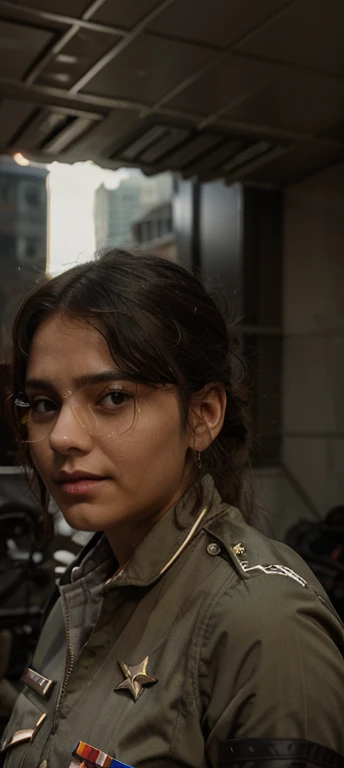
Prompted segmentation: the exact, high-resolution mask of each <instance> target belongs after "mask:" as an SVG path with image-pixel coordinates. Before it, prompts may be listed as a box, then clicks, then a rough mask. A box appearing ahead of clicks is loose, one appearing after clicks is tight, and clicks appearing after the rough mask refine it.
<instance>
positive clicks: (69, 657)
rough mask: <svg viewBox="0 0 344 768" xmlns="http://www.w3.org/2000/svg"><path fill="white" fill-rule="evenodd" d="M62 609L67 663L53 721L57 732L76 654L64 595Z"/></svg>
mask: <svg viewBox="0 0 344 768" xmlns="http://www.w3.org/2000/svg"><path fill="white" fill-rule="evenodd" d="M62 611H63V616H64V619H65V628H66V638H67V659H66V664H65V669H64V676H63V681H62V684H61V688H60V693H59V697H58V700H57V704H56V709H55V717H54V723H53V728H52V732H53V733H55V731H56V729H57V726H58V721H59V714H60V710H61V706H62V702H63V699H64V696H65V693H66V689H67V686H68V683H69V678H70V676H71V674H72V669H73V666H74V656H73V654H72V651H71V647H70V633H69V616H68V611H67V610H66V609H65V603H64V598H63V597H62Z"/></svg>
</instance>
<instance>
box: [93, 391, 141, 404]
mask: <svg viewBox="0 0 344 768" xmlns="http://www.w3.org/2000/svg"><path fill="white" fill-rule="evenodd" d="M132 398H133V395H130V394H129V393H128V392H123V391H122V390H121V389H113V390H112V391H111V392H107V393H106V395H103V397H102V398H101V400H100V401H99V402H100V405H102V406H105V408H114V407H117V408H119V407H120V406H121V405H124V403H126V402H128V401H129V400H132Z"/></svg>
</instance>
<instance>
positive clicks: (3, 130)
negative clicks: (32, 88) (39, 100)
mask: <svg viewBox="0 0 344 768" xmlns="http://www.w3.org/2000/svg"><path fill="white" fill-rule="evenodd" d="M34 110H35V107H34V105H33V104H30V103H29V102H27V101H15V100H14V99H3V101H1V103H0V145H1V147H2V149H1V152H3V151H4V149H5V148H7V147H8V145H9V144H10V143H11V139H12V138H13V136H15V134H16V133H17V131H18V126H20V125H22V124H23V123H25V122H26V121H27V119H28V118H29V116H30V115H31V114H32V113H33V112H34Z"/></svg>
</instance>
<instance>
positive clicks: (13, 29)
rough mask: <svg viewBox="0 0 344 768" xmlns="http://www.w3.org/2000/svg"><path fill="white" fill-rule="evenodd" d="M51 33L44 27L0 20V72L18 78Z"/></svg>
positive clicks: (50, 37)
mask: <svg viewBox="0 0 344 768" xmlns="http://www.w3.org/2000/svg"><path fill="white" fill-rule="evenodd" d="M52 40H53V34H52V33H51V32H49V31H47V30H44V29H36V28H35V27H30V30H29V32H28V28H27V27H26V26H24V24H23V25H22V24H17V23H15V24H11V23H10V22H8V21H0V73H1V75H2V76H5V77H11V78H15V79H18V80H20V79H21V78H22V77H23V75H24V74H25V72H26V71H27V70H28V69H29V67H30V66H31V65H32V64H33V63H34V61H35V59H36V57H37V56H39V54H40V53H41V52H42V51H43V50H44V48H45V47H46V46H47V45H48V43H51V42H52Z"/></svg>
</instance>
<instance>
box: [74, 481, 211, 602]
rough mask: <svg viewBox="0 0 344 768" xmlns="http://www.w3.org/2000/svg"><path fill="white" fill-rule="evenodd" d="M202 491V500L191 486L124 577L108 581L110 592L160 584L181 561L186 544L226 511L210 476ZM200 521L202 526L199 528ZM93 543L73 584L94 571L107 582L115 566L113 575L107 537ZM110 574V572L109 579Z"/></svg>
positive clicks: (157, 526) (141, 547)
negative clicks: (177, 560)
mask: <svg viewBox="0 0 344 768" xmlns="http://www.w3.org/2000/svg"><path fill="white" fill-rule="evenodd" d="M201 488H202V493H201V497H199V496H200V495H199V489H198V488H197V486H196V485H193V486H191V488H189V489H188V490H187V491H186V493H185V494H184V495H183V496H182V497H181V499H179V501H178V502H177V503H176V504H175V505H174V506H173V507H171V509H169V510H168V511H167V512H166V513H165V514H164V516H163V517H162V518H160V520H158V522H157V523H156V524H155V525H154V527H153V528H152V529H151V530H150V531H149V532H148V534H147V535H146V536H145V538H144V539H143V540H142V542H141V543H140V544H139V546H138V547H137V549H136V550H135V552H134V553H133V555H132V556H131V558H130V560H129V561H128V562H127V564H126V565H125V566H124V568H123V570H122V571H121V572H120V574H118V576H115V577H113V578H109V579H108V580H107V582H106V585H107V588H109V589H111V588H112V587H116V588H117V587H120V588H122V587H124V586H129V585H133V586H140V587H145V586H149V585H150V584H152V583H153V582H155V581H157V579H158V578H159V577H160V576H161V574H162V572H164V571H165V570H166V566H168V564H169V563H170V561H171V560H172V559H174V558H176V557H178V553H179V550H181V548H182V549H183V544H184V543H185V542H186V540H187V539H188V538H190V539H191V538H193V536H194V535H196V534H197V533H198V531H199V530H200V528H201V527H203V524H204V522H205V521H206V522H207V524H208V523H209V522H210V520H212V519H213V518H214V517H215V516H216V514H218V513H219V511H220V509H221V508H222V502H221V499H220V496H219V494H218V492H217V491H216V488H215V485H214V481H213V479H212V477H211V476H210V475H206V476H205V477H204V478H203V479H202V484H201ZM204 510H206V511H205V512H204ZM202 512H203V515H202ZM198 520H199V525H196V524H197V521H198ZM190 534H191V535H190ZM93 541H94V545H93V546H92V542H90V543H89V544H88V545H87V548H86V549H85V550H84V551H83V552H82V553H81V554H80V556H79V558H78V563H77V571H75V570H74V569H73V576H72V580H73V581H77V580H78V579H79V578H82V577H84V576H86V575H87V574H89V573H90V572H91V571H92V572H93V574H94V573H95V572H97V574H98V577H99V576H100V575H101V574H102V576H103V578H104V574H105V573H106V568H108V567H109V564H111V565H112V571H111V570H110V573H111V572H112V573H113V571H114V568H113V555H112V552H111V548H110V545H109V543H108V541H107V538H106V536H105V535H103V536H101V538H99V534H96V536H95V537H94V538H93ZM90 545H91V546H90ZM111 556H112V557H111ZM110 573H109V570H107V575H108V576H109V575H110Z"/></svg>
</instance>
